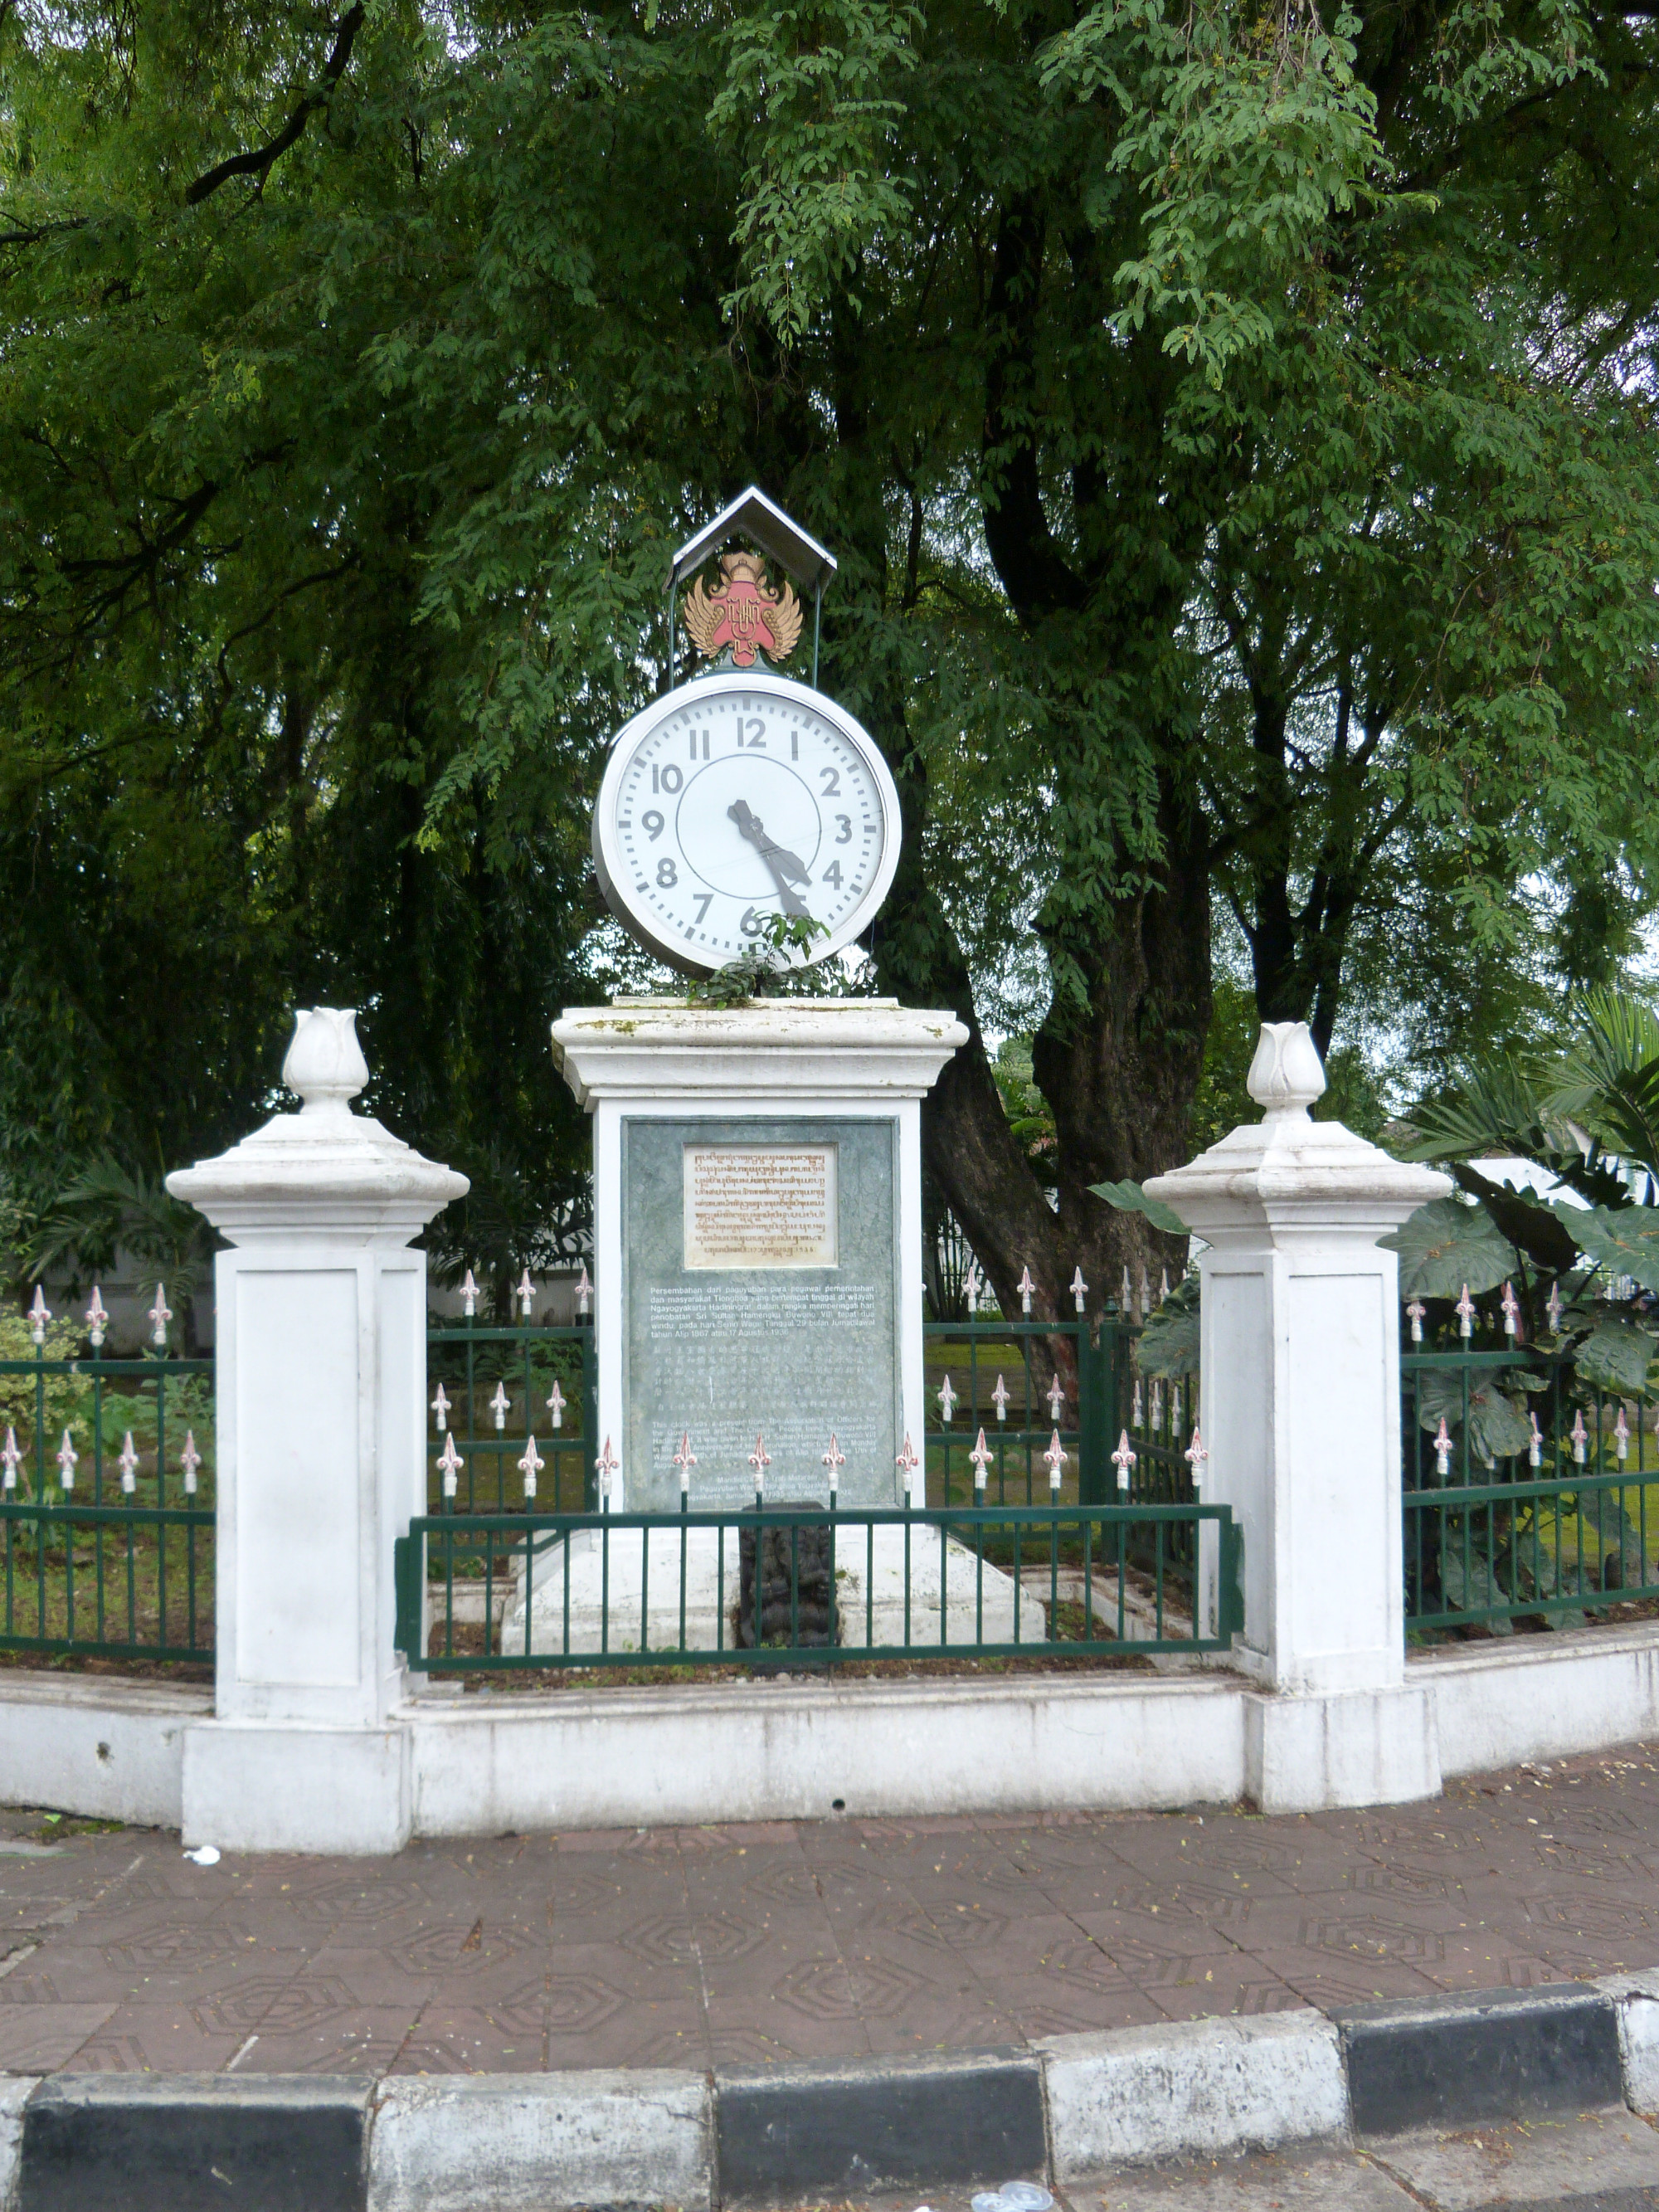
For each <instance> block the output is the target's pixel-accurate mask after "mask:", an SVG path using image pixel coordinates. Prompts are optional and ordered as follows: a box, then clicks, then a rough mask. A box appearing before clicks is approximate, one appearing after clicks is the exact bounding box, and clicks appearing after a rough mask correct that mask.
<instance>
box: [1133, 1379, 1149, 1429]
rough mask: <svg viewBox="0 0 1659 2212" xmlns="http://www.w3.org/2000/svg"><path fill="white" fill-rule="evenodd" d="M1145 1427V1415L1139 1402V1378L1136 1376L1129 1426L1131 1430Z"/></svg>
mask: <svg viewBox="0 0 1659 2212" xmlns="http://www.w3.org/2000/svg"><path fill="white" fill-rule="evenodd" d="M1129 1426H1130V1427H1131V1428H1132V1429H1144V1428H1145V1427H1146V1413H1145V1410H1144V1409H1143V1407H1142V1405H1141V1401H1140V1377H1139V1376H1138V1375H1137V1376H1136V1377H1135V1395H1134V1401H1133V1404H1132V1405H1131V1407H1130V1408H1129Z"/></svg>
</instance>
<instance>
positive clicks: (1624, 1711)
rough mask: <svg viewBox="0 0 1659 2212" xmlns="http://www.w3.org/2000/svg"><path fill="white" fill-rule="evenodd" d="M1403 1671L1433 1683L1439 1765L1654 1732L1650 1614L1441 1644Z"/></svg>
mask: <svg viewBox="0 0 1659 2212" xmlns="http://www.w3.org/2000/svg"><path fill="white" fill-rule="evenodd" d="M1411 1679H1412V1680H1413V1682H1428V1683H1430V1684H1431V1685H1432V1686H1433V1688H1434V1692H1435V1704H1436V1705H1437V1707H1438V1710H1439V1716H1440V1771H1441V1772H1442V1773H1443V1774H1484V1773H1486V1771H1488V1770H1489V1769H1491V1768H1492V1767H1495V1766H1514V1765H1517V1764H1518V1763H1519V1761H1521V1760H1522V1759H1564V1758H1566V1757H1568V1756H1569V1755H1570V1754H1571V1753H1573V1752H1580V1751H1601V1750H1603V1749H1605V1748H1606V1747H1607V1746H1609V1745H1611V1744H1615V1743H1629V1742H1631V1741H1633V1740H1634V1739H1635V1738H1636V1737H1638V1736H1650V1735H1659V1622H1654V1621H1642V1622H1639V1623H1638V1624H1637V1625H1636V1626H1632V1627H1630V1628H1589V1629H1584V1630H1581V1631H1580V1632H1579V1633H1578V1634H1577V1635H1576V1636H1559V1635H1549V1634H1544V1635H1535V1634H1534V1635H1530V1636H1514V1637H1504V1638H1498V1639H1495V1640H1494V1641H1493V1642H1492V1643H1490V1644H1443V1645H1442V1646H1441V1647H1440V1649H1439V1650H1436V1651H1431V1652H1425V1654H1424V1655H1423V1656H1422V1657H1421V1658H1420V1659H1419V1660H1418V1661H1416V1662H1414V1663H1413V1667H1412V1669H1411Z"/></svg>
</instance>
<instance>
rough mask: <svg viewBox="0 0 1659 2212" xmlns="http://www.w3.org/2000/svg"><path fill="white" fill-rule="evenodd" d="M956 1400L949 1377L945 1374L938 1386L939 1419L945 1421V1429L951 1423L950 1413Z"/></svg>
mask: <svg viewBox="0 0 1659 2212" xmlns="http://www.w3.org/2000/svg"><path fill="white" fill-rule="evenodd" d="M956 1402H957V1394H956V1392H955V1391H954V1390H953V1389H951V1378H950V1376H948V1375H947V1376H945V1380H944V1382H942V1383H940V1384H939V1419H941V1420H942V1421H943V1422H944V1423H945V1427H946V1428H947V1429H948V1428H949V1427H950V1425H951V1412H952V1410H953V1409H954V1407H955V1406H956Z"/></svg>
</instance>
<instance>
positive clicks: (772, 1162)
mask: <svg viewBox="0 0 1659 2212" xmlns="http://www.w3.org/2000/svg"><path fill="white" fill-rule="evenodd" d="M684 1191H685V1266H686V1267H687V1268H688V1270H690V1269H694V1268H696V1269H702V1268H752V1267H835V1266H836V1264H837V1255H838V1249H839V1238H838V1237H837V1234H836V1230H837V1222H836V1146H834V1145H741V1146H739V1145H687V1146H685V1148H684Z"/></svg>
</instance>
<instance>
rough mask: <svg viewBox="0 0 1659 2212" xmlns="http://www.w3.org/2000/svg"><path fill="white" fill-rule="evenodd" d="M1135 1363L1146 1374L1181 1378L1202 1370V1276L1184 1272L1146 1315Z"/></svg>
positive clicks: (1136, 1346) (1174, 1380)
mask: <svg viewBox="0 0 1659 2212" xmlns="http://www.w3.org/2000/svg"><path fill="white" fill-rule="evenodd" d="M1135 1365H1136V1367H1137V1368H1138V1369H1139V1372H1140V1373H1141V1374H1143V1375H1163V1376H1168V1377H1169V1378H1170V1380H1171V1381H1172V1382H1179V1381H1181V1380H1182V1378H1183V1377H1185V1376H1189V1375H1196V1374H1197V1373H1198V1371H1199V1297H1198V1277H1197V1276H1196V1275H1183V1276H1182V1279H1181V1280H1180V1282H1178V1283H1177V1284H1176V1286H1175V1288H1174V1290H1172V1291H1170V1295H1169V1297H1167V1298H1164V1299H1163V1300H1161V1301H1160V1303H1159V1304H1158V1305H1157V1306H1155V1307H1154V1308H1153V1310H1152V1312H1151V1313H1149V1314H1148V1315H1147V1316H1146V1326H1145V1328H1143V1329H1142V1330H1141V1332H1140V1334H1139V1336H1138V1337H1137V1338H1136V1340H1135Z"/></svg>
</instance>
